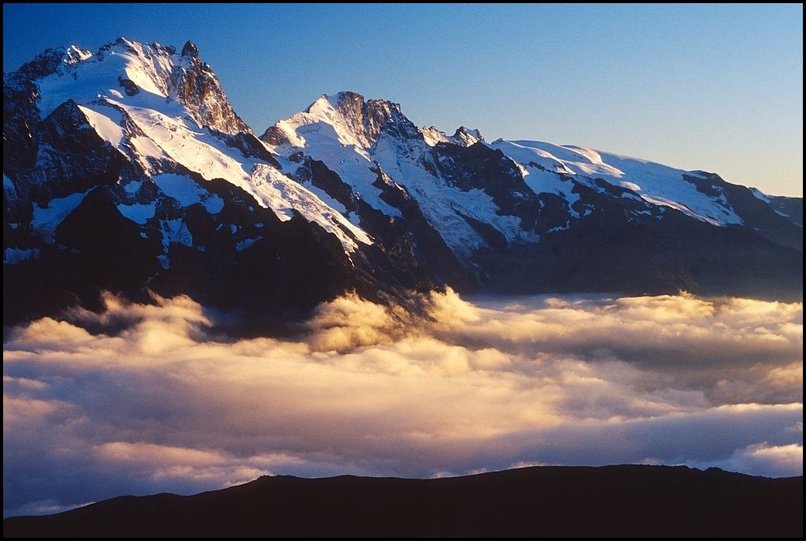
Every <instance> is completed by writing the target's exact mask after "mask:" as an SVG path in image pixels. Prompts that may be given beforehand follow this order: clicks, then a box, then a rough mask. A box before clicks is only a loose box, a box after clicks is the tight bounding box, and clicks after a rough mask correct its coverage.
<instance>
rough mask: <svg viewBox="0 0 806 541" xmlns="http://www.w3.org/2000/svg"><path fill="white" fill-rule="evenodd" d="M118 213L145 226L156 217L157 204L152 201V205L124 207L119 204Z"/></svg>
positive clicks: (139, 204)
mask: <svg viewBox="0 0 806 541" xmlns="http://www.w3.org/2000/svg"><path fill="white" fill-rule="evenodd" d="M117 207H118V212H120V214H121V215H122V216H123V217H124V218H126V219H128V220H131V221H132V222H134V223H136V224H139V225H145V224H146V222H148V221H149V220H150V219H151V218H153V217H154V213H155V212H157V202H156V201H152V202H151V203H133V204H131V205H124V204H122V203H121V204H118V205H117Z"/></svg>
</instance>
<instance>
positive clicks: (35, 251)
mask: <svg viewBox="0 0 806 541" xmlns="http://www.w3.org/2000/svg"><path fill="white" fill-rule="evenodd" d="M39 255H40V252H39V248H6V249H5V250H3V264H4V265H17V264H19V263H22V262H24V261H29V260H31V259H39Z"/></svg>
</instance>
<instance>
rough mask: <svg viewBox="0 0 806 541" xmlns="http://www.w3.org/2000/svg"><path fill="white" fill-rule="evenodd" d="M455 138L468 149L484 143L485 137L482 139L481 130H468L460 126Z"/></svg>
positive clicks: (454, 135)
mask: <svg viewBox="0 0 806 541" xmlns="http://www.w3.org/2000/svg"><path fill="white" fill-rule="evenodd" d="M453 138H454V139H455V140H456V142H457V143H459V144H461V145H463V146H466V147H469V146H470V145H474V144H476V143H478V142H479V141H484V137H482V135H481V132H480V131H479V130H474V129H472V128H466V127H464V126H459V128H458V129H457V130H456V132H455V133H454V134H453Z"/></svg>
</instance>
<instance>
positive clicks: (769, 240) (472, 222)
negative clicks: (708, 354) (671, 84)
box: [261, 92, 803, 294]
mask: <svg viewBox="0 0 806 541" xmlns="http://www.w3.org/2000/svg"><path fill="white" fill-rule="evenodd" d="M261 138H262V139H263V140H264V141H265V142H266V143H267V144H268V145H269V148H270V149H271V150H272V152H274V153H276V154H278V155H280V156H286V157H294V158H295V159H296V161H298V162H301V163H302V161H303V158H307V159H310V160H318V161H321V162H323V163H324V165H325V166H326V167H327V168H328V169H329V170H331V171H332V172H334V173H336V175H337V176H338V177H339V179H340V180H341V185H340V186H339V187H338V188H333V189H330V190H328V187H327V186H326V185H324V184H321V185H320V186H321V187H322V188H323V189H324V190H325V191H327V192H328V194H329V195H331V196H332V197H334V198H338V197H339V194H351V197H353V198H360V199H361V200H362V201H363V202H364V203H366V205H367V206H368V207H370V208H371V209H372V211H373V212H378V213H381V214H383V215H384V216H387V217H388V218H389V219H390V220H395V219H402V220H404V221H406V222H411V221H412V217H411V216H409V215H407V212H408V213H409V214H411V209H412V208H416V212H417V213H418V215H419V214H421V215H422V218H423V219H424V220H423V221H424V224H422V225H423V226H427V227H428V228H430V229H431V230H433V232H434V233H436V234H432V235H431V238H437V239H438V240H441V241H442V242H444V244H445V246H446V247H447V248H448V250H449V251H450V253H451V254H452V255H453V256H454V258H455V260H456V261H457V262H458V264H459V267H460V268H459V269H455V274H461V273H462V272H463V271H464V272H465V276H464V277H465V278H466V279H467V280H469V281H470V282H471V283H474V284H476V285H478V284H481V285H482V286H486V287H487V288H492V289H496V290H505V291H557V290H561V291H568V290H572V291H578V290H584V291H588V290H612V291H630V292H634V293H640V292H659V291H669V290H675V289H687V290H693V291H699V292H711V293H716V292H731V291H739V290H743V291H745V292H746V293H753V294H763V293H764V292H765V291H766V292H767V294H770V293H771V292H772V291H779V290H785V289H787V288H791V287H797V288H801V287H802V281H801V278H800V276H802V273H801V270H800V269H802V264H801V263H798V261H799V259H800V257H801V255H800V254H801V253H802V245H803V240H802V239H803V229H802V199H793V198H770V197H768V196H766V195H764V194H762V193H761V192H759V191H758V190H752V189H748V188H745V187H742V186H737V185H734V184H730V183H728V182H725V181H724V180H723V179H721V178H720V177H719V176H718V175H716V174H712V173H706V172H703V171H683V170H680V169H675V168H672V167H668V166H664V165H661V164H657V163H653V162H649V161H645V160H639V159H634V158H628V157H624V156H617V155H614V154H608V153H605V152H598V151H595V150H591V149H587V148H582V147H575V146H558V145H552V144H550V143H543V142H538V141H507V140H501V139H499V140H497V141H493V142H491V143H488V142H485V141H484V139H483V137H482V136H481V134H480V133H479V132H478V130H469V129H467V128H465V127H461V128H459V129H458V130H457V131H456V133H455V134H454V135H452V136H448V135H447V134H445V133H443V132H441V131H439V130H437V129H436V128H433V127H430V128H423V129H419V128H417V127H416V126H415V125H414V124H413V123H412V122H410V121H409V120H408V119H407V118H406V117H405V116H404V115H403V114H402V112H401V109H400V106H399V105H397V104H393V103H389V102H386V101H382V100H364V99H363V97H361V96H360V95H358V94H355V93H352V92H342V93H339V94H337V95H334V96H321V97H320V98H319V99H317V100H316V101H315V102H314V103H313V104H312V105H311V106H310V107H308V108H307V109H306V110H305V111H303V112H301V113H298V114H296V115H294V116H292V117H291V118H289V119H287V120H283V121H280V122H278V123H277V124H276V125H275V126H272V127H271V128H269V129H268V130H267V131H266V132H265V133H264V134H263V135H262V136H261ZM310 182H311V183H312V184H313V185H316V178H312V179H311V180H310ZM331 185H332V183H331ZM374 222H378V220H377V219H376V220H374ZM381 222H382V221H381ZM356 223H358V224H359V225H360V226H362V227H363V228H364V229H365V230H366V231H368V232H369V233H370V234H371V235H375V234H376V233H375V230H374V228H373V225H371V223H368V222H365V221H364V219H363V215H361V214H360V213H359V220H358V221H357V222H356ZM421 229H422V228H421ZM408 230H409V231H410V232H412V233H413V237H414V245H415V246H421V245H422V244H423V242H425V239H423V238H419V237H421V236H422V235H421V234H419V233H418V232H417V231H416V230H414V229H413V228H408ZM421 260H422V258H421ZM422 263H423V264H425V265H426V266H428V261H427V258H426V260H423V261H422ZM783 269H786V270H783Z"/></svg>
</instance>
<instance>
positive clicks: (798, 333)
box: [3, 291, 803, 514]
mask: <svg viewBox="0 0 806 541" xmlns="http://www.w3.org/2000/svg"><path fill="white" fill-rule="evenodd" d="M430 305H431V309H430V311H429V313H428V315H427V316H423V317H417V318H415V317H412V316H408V315H406V314H405V313H403V312H402V311H400V310H393V309H388V308H385V307H382V306H378V305H375V304H372V303H369V302H367V301H364V300H361V299H359V298H357V297H351V296H348V297H343V298H340V299H337V300H335V301H333V302H331V303H328V304H325V305H322V306H321V307H320V308H319V310H318V312H317V313H316V314H315V316H314V317H313V319H312V320H311V321H310V322H309V324H308V327H307V329H306V330H305V332H304V334H302V335H300V336H299V337H297V338H296V339H293V340H292V339H289V340H276V339H270V338H256V339H248V340H238V341H235V342H233V341H227V340H224V339H221V338H217V337H215V336H211V335H209V334H208V333H207V331H206V329H209V328H210V323H211V321H210V316H209V315H208V314H207V313H206V312H205V310H204V309H203V307H201V306H199V305H198V304H196V303H195V302H193V301H192V300H190V299H187V298H184V297H179V298H175V299H171V300H166V299H158V302H157V304H156V305H153V306H146V305H130V304H126V303H123V302H121V301H119V300H117V299H114V298H112V297H109V298H108V299H107V309H106V311H105V312H104V313H103V314H100V315H99V314H93V313H90V312H84V311H76V312H75V313H73V314H72V317H70V318H68V319H70V322H67V321H56V320H53V319H50V318H45V319H41V320H38V321H35V322H33V323H31V324H29V325H28V326H26V327H20V328H15V329H11V330H10V331H7V332H6V337H5V341H4V370H3V383H4V391H3V435H4V438H3V478H4V481H3V495H4V514H16V513H21V512H23V513H32V512H54V511H58V510H61V509H64V508H66V507H71V506H75V505H79V504H82V503H85V502H89V501H97V500H100V499H104V498H108V497H112V496H118V495H123V494H148V493H155V492H160V491H170V492H177V493H193V492H198V491H201V490H208V489H214V488H221V487H223V486H226V485H228V484H235V483H240V482H244V481H248V480H251V479H253V478H255V477H257V476H259V475H261V474H266V473H275V474H278V473H283V474H295V475H303V476H323V475H336V474H344V473H352V474H366V475H400V476H415V477H430V476H437V475H453V474H462V473H469V472H475V471H483V470H495V469H503V468H508V467H512V466H518V465H529V464H567V465H583V464H584V465H598V464H613V463H662V464H688V465H691V466H696V467H709V466H718V467H723V468H725V469H730V470H734V471H741V472H746V473H751V474H760V475H769V476H787V475H802V469H803V467H802V455H803V445H802V442H803V433H802V432H803V428H802V427H803V423H802V420H803V406H802V393H803V383H802V381H803V371H802V359H803V307H802V304H800V303H794V304H783V303H777V302H762V301H756V300H747V299H718V300H704V299H699V298H695V297H691V296H686V295H680V296H660V297H637V298H603V297H531V298H528V299H522V298H519V299H514V300H513V299H509V300H500V299H475V300H473V302H469V301H467V300H463V299H461V298H460V297H459V296H457V295H456V294H454V293H452V292H450V291H449V292H448V293H446V294H433V295H432V296H431V299H430ZM88 329H89V330H88ZM99 329H106V330H107V332H106V333H98V330H99ZM112 329H114V330H115V332H111V330H112ZM90 330H92V331H93V332H94V333H95V334H93V333H91V332H90Z"/></svg>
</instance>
